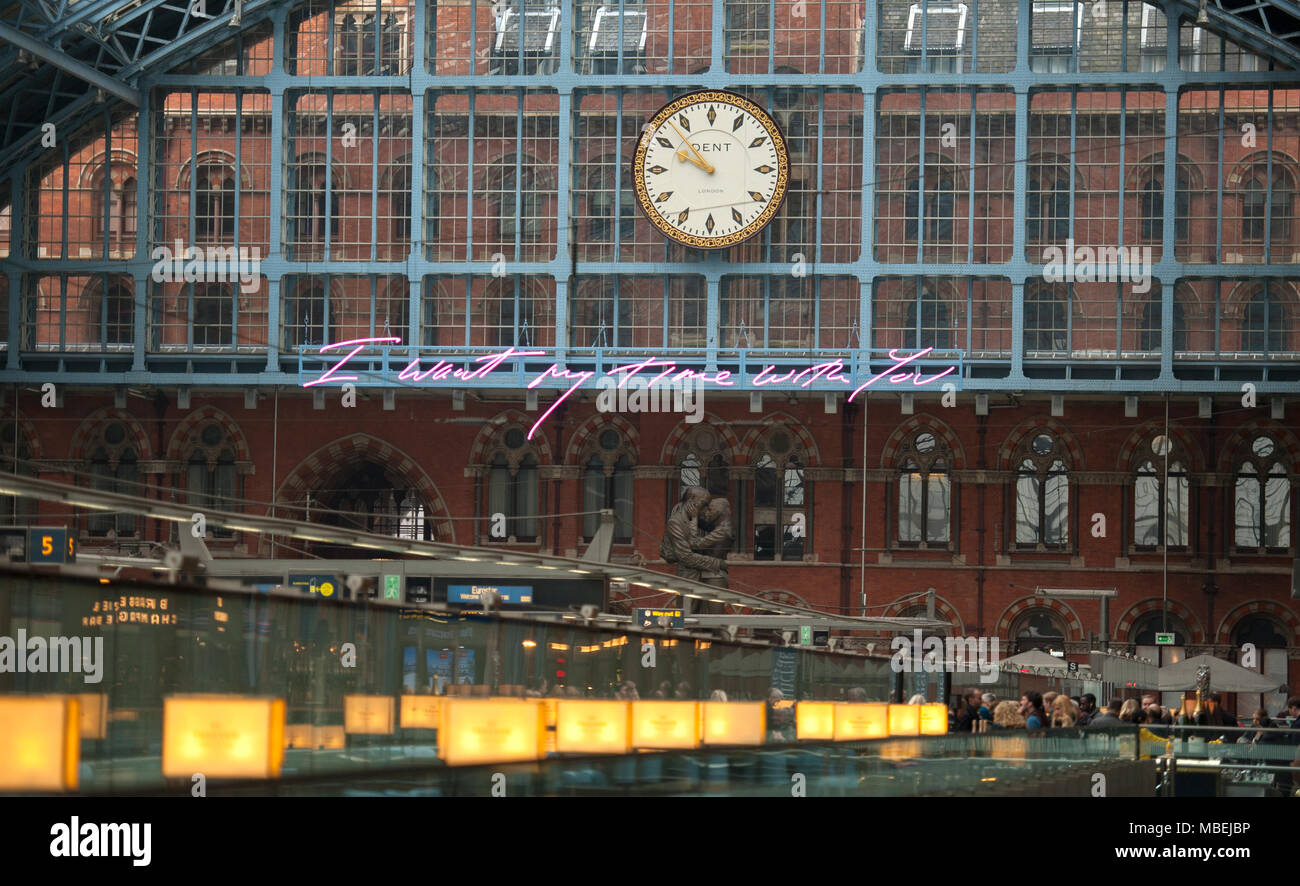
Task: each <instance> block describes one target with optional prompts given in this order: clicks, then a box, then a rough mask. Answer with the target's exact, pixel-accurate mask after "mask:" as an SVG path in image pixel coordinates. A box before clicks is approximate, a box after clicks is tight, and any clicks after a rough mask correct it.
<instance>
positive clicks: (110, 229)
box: [91, 163, 139, 258]
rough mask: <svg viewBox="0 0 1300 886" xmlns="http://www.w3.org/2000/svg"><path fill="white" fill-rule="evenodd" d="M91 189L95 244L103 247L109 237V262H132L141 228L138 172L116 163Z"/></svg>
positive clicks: (95, 181)
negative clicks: (120, 260)
mask: <svg viewBox="0 0 1300 886" xmlns="http://www.w3.org/2000/svg"><path fill="white" fill-rule="evenodd" d="M91 187H92V188H93V194H92V195H91V208H92V212H93V214H94V225H93V230H94V240H95V243H96V244H101V243H103V242H104V239H105V237H107V239H108V258H130V257H131V256H133V255H135V234H136V230H137V226H138V205H139V204H138V203H137V200H136V180H135V169H134V168H133V167H131V166H128V165H126V164H122V163H114V164H113V165H112V167H111V169H109V170H101V171H100V173H99V174H98V175H96V176H95V178H94V180H93V182H92V184H91Z"/></svg>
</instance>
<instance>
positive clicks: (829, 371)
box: [302, 336, 957, 440]
mask: <svg viewBox="0 0 1300 886" xmlns="http://www.w3.org/2000/svg"><path fill="white" fill-rule="evenodd" d="M400 343H401V339H400V338H398V337H396V336H384V337H380V338H354V339H350V340H348V341H339V342H332V343H330V344H327V345H321V346H320V350H319V353H320V354H321V355H322V356H325V353H326V352H327V351H342V350H347V353H346V354H343V355H342V356H340V357H339V358H338V360H337V362H335V363H334V365H332V366H330V367H329V368H328V369H326V370H325V372H324V373H322V374H321V376H320V377H319V378H317V379H314V380H312V381H308V382H303V384H302V386H303V387H304V388H311V387H315V386H317V385H323V384H326V383H328V382H343V383H346V382H353V381H356V380H357V376H355V375H340V374H339V373H340V371H341V370H342V369H343V368H344V366H346V365H347V364H348V362H349V361H351V360H352V358H353V357H355V356H357V355H358V354H360V353H361V352H362V351H364V350H365V349H366V348H367V347H374V346H382V345H386V344H390V345H395V344H400ZM933 350H934V348H924V349H922V350H920V351H916V352H915V353H912V354H907V355H900V354H899V353H898V350H897V349H894V350H891V351H890V352H889V359H890V360H892V361H893V363H892V365H890V366H889V368H888V369H885V370H884V371H882V372H878V373H876V374H875V375H873V376H871V377H870V378H868V379H867V380H866V381H864V382H862V383H861V384H859V385H857V387H855V388H854V389H853V392H852V393H850V394H849V396H848V400H849V402H850V403H851V402H853V398H854V397H856V396H857V395H858V394H860V393H862V392H863V391H865V390H866V389H867V388H869V387H871V386H872V385H874V384H876V382H878V381H880V380H881V379H883V378H885V377H886V376H888V378H889V382H890V384H902V383H904V382H908V381H910V382H911V383H912V385H913V386H914V387H923V386H925V385H931V384H934V383H935V382H937V381H938V380H939V379H941V378H944V377H945V376H947V375H951V374H952V373H953V372H956V371H957V367H956V366H949V367H948V368H947V369H945V370H943V371H942V372H939V373H936V374H935V375H930V376H925V375H922V374H921V369H920V367H918V366H913V367H911V368H909V369H904V367H906V366H908V364H911V363H914V362H915V361H917V360H919V359H921V358H922V357H924V356H925V355H926V354H928V353H930V352H931V351H933ZM545 356H546V352H545V351H519V350H515V349H514V348H513V347H510V348H506V349H505V350H504V351H497V352H496V353H491V354H483V355H481V356H479V357H475V358H473V360H472V362H473V363H475V364H477V365H476V366H474V367H468V366H465V367H461V366H457V365H456V363H452V362H450V361H448V360H445V359H442V358H439V359H437V360H435V361H434V363H433V365H432V366H429V367H428V368H425V367H424V365H423V364H422V361H421V359H420V358H419V357H416V358H414V359H412V360H411V361H410V362H409V363H408V364H407V365H406V366H405V367H404V368H403V369H402V370H401V371H400V372H398V373H397V378H398V380H399V381H403V382H409V383H414V384H419V383H420V382H429V381H433V382H441V381H458V382H472V381H476V380H479V379H484V378H487V377H488V376H489V375H491V374H492V372H494V371H495V370H496V369H497V368H499V367H500V366H501V364H502V363H505V362H506V361H507V360H513V359H517V358H519V357H545ZM845 370H846V367H845V365H844V361H842V360H838V359H837V360H829V361H827V362H825V363H817V364H815V365H813V366H809V367H807V368H806V369H800V370H798V371H796V370H793V369H792V370H789V371H787V372H785V373H783V374H777V371H776V366H775V365H771V364H769V365H767V366H764V367H763V369H762V370H761V371H760V372H759V373H758V374H757V375H755V376H754V377H753V379H752V381H751V382H750V384H751V385H752V386H753V387H755V388H762V387H764V386H766V385H785V384H793V385H798V386H799V387H801V388H807V387H809V386H810V385H812V384H813V383H815V382H818V381H820V382H823V383H831V384H841V385H844V386H845V387H846V388H848V387H852V386H853V384H854V382H855V381H856V380H855V379H854V378H852V377H850V376H849V375H847V374H846V372H845ZM642 372H647V373H648V374H647V375H646V376H645V381H646V386H647V387H648V388H653V387H654V386H655V385H658V384H660V383H669V384H670V383H673V382H688V381H689V382H692V383H693V384H700V385H714V386H716V387H720V388H730V387H734V386H735V384H736V382H735V380H734V379H732V377H731V373H730V372H729V371H727V370H725V369H722V370H719V371H717V372H714V373H708V372H702V371H700V370H696V369H689V368H683V369H678V368H677V364H676V363H674V362H673V361H671V360H661V359H658V358H655V357H647V358H645V359H644V360H641V361H639V362H636V363H628V364H627V365H625V366H615V367H612V368H611V369H609V370H607V371H606V372H605V377H606V378H610V379H618V387H619V388H623V387H626V385H627V383H628V382H629V381H631V380H632V379H633V378H635V377H636V376H637V375H639V374H640V373H642ZM595 375H596V373H595V372H592V371H574V370H571V369H565V368H563V367H562V366H560V365H559V364H558V363H552V364H551V365H550V366H548V367H546V369H544V370H543V371H542V372H541V373H540V374H538V375H537V377H536V378H534V379H533V380H532V381H530V382H529V383H528V384H527V388H528V389H529V390H532V389H533V388H536V387H538V386H539V385H542V384H544V383H545V382H546V380H547V379H555V380H556V381H559V382H562V383H569V382H571V383H572V384H570V386H569V388H568V390H566V391H564V393H563V394H561V395H560V396H559V397H558V398H556V400H555V402H554V403H552V404H551V405H550V407H548V408H547V410H546V411H545V412H543V413H542V414H541V416H540V417H539V418H538V419H537V421H536V422H535V423H534V424H533V426H532V428H531V429H529V431H528V438H529V439H530V440H531V439H532V437H533V434H535V433H537V429H538V428H539V427H540V426H541V424H542V422H544V421H546V419H547V418H548V417H549V416H550V414H551V413H552V412H554V411H555V409H556V407H558V406H559V405H560V404H561V403H563V402H564V401H565V400H567V399H568V398H569V395H571V394H572V393H573V392H574V391H576V390H578V389H579V388H580V387H582V386H583V385H585V384H587V383H588V382H589V381H591V380H592V379H593V378H594V377H595Z"/></svg>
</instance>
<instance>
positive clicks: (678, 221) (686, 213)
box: [677, 207, 691, 225]
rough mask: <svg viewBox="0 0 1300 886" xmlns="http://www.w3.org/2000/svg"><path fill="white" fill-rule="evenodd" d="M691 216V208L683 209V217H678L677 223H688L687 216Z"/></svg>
mask: <svg viewBox="0 0 1300 886" xmlns="http://www.w3.org/2000/svg"><path fill="white" fill-rule="evenodd" d="M690 214H691V210H690V208H689V207H687V208H686V209H683V210H682V212H681V215H679V216H677V223H678V224H679V225H680V224H681V223H682V222H684V221H686V216H688V215H690Z"/></svg>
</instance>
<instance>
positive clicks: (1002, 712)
mask: <svg viewBox="0 0 1300 886" xmlns="http://www.w3.org/2000/svg"><path fill="white" fill-rule="evenodd" d="M1284 716H1289V717H1290V718H1291V725H1290V729H1289V732H1287V733H1279V732H1266V731H1263V730H1268V729H1275V728H1278V727H1283V726H1285V725H1286V724H1285V723H1284V722H1279V721H1280V720H1281V718H1282V717H1284ZM950 723H951V724H952V731H953V732H983V731H986V730H996V729H1059V728H1075V729H1104V728H1107V727H1122V726H1145V727H1148V728H1151V729H1157V730H1158V729H1160V727H1168V726H1210V727H1213V726H1223V727H1228V729H1225V731H1224V732H1223V733H1219V734H1217V735H1216V734H1214V733H1213V731H1212V730H1211V731H1210V732H1208V733H1206V734H1205V736H1204V737H1206V738H1208V739H1214V738H1219V739H1221V740H1224V741H1245V742H1252V743H1263V744H1284V743H1285V744H1293V745H1297V746H1300V696H1292V697H1291V698H1289V699H1287V702H1286V711H1285V712H1283V713H1279V715H1278V720H1275V719H1274V718H1273V717H1271V716H1270V715H1269V713H1268V711H1267V710H1265V709H1263V708H1260V709H1259V710H1257V711H1255V713H1254V715H1253V717H1252V718H1251V727H1250V728H1252V729H1255V730H1257V731H1255V732H1250V731H1245V732H1240V731H1237V730H1238V729H1239V728H1240V727H1239V724H1238V721H1237V718H1236V717H1234V716H1233V715H1232V714H1230V713H1229V712H1228V710H1227V708H1225V707H1224V705H1223V698H1222V696H1221V695H1220V694H1219V693H1217V692H1213V693H1210V695H1209V697H1208V699H1207V700H1206V702H1205V704H1203V705H1202V706H1201V708H1200V710H1199V712H1191V711H1188V710H1186V709H1185V708H1184V709H1177V708H1168V707H1165V706H1163V705H1161V704H1160V697H1159V696H1158V695H1157V694H1156V693H1154V692H1148V693H1146V694H1144V695H1143V696H1142V698H1141V700H1140V701H1139V700H1138V699H1136V698H1129V699H1119V698H1116V699H1112V700H1111V701H1110V703H1109V704H1107V705H1106V706H1105V707H1102V708H1099V707H1098V706H1097V697H1096V696H1095V695H1093V694H1092V693H1085V694H1083V695H1080V696H1069V695H1063V694H1062V693H1059V692H1045V693H1039V692H1036V691H1034V690H1028V691H1026V692H1024V693H1022V694H1021V696H1020V701H1019V702H1015V701H1012V700H1010V699H999V698H998V697H997V696H996V695H994V694H993V693H991V692H980V690H978V689H970V690H967V691H966V693H965V694H964V695H962V696H960V697H959V698H958V702H957V705H956V707H955V708H954V709H953V710H952V711H950ZM1229 730H1231V731H1229Z"/></svg>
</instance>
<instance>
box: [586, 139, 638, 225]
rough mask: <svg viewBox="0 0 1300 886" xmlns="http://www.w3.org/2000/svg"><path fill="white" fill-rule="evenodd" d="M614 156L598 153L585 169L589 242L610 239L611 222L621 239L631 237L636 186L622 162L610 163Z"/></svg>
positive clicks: (633, 223) (629, 171)
mask: <svg viewBox="0 0 1300 886" xmlns="http://www.w3.org/2000/svg"><path fill="white" fill-rule="evenodd" d="M614 163H615V158H613V157H601V158H599V159H598V160H597V161H596V162H595V163H594V164H592V166H591V169H590V171H589V172H588V173H587V207H588V214H589V215H590V219H589V223H588V226H587V235H588V238H589V239H590V241H591V242H593V243H612V242H613V241H614V227H615V223H617V225H618V236H619V238H620V239H622V240H630V239H632V235H633V232H634V230H635V228H636V188H635V186H634V185H633V184H632V171H631V169H630V168H629V167H628V166H627V164H623V165H622V167H621V168H620V167H618V166H615V165H614ZM616 172H617V173H618V177H619V185H618V207H617V217H616V215H615V211H616V208H615V206H614V181H613V179H614V175H615V173H616Z"/></svg>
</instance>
